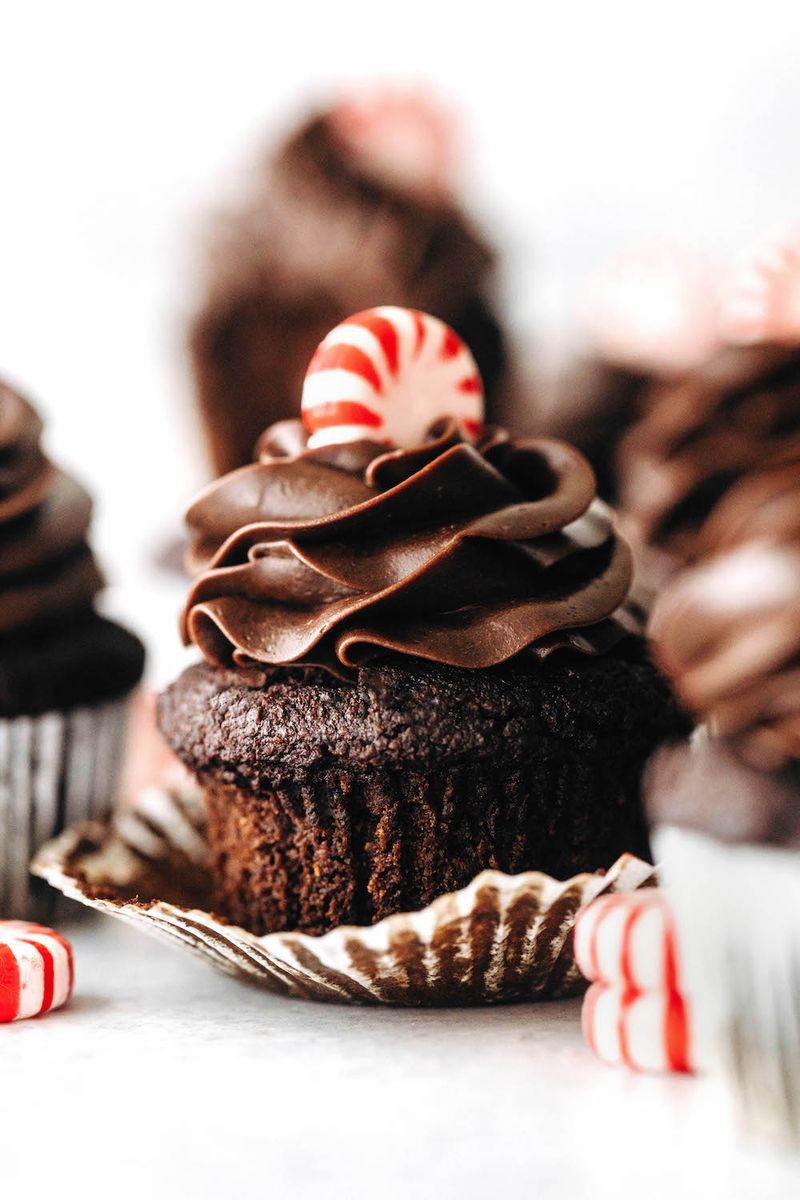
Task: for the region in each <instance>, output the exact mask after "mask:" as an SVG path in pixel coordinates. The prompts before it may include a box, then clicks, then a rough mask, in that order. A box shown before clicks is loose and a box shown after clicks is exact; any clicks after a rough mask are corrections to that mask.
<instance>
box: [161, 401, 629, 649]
mask: <svg viewBox="0 0 800 1200" xmlns="http://www.w3.org/2000/svg"><path fill="white" fill-rule="evenodd" d="M187 523H188V527H189V532H190V538H191V548H190V556H189V557H190V567H191V568H192V570H193V571H194V572H195V573H196V575H197V578H196V582H195V583H194V586H193V587H192V589H191V592H190V595H189V598H188V601H187V604H186V607H185V610H184V614H183V619H182V624H183V636H184V640H185V641H186V642H190V641H191V642H194V643H196V644H197V645H198V646H199V647H200V649H201V650H202V652H203V654H204V655H205V656H206V658H207V659H209V660H210V661H211V662H212V663H216V664H219V665H231V664H235V665H239V666H244V667H252V666H265V667H271V666H277V665H285V664H292V663H320V662H321V663H328V664H330V663H334V664H335V665H336V666H337V667H338V668H347V667H352V666H356V665H358V664H360V663H361V662H363V661H365V660H367V659H369V658H370V657H372V656H374V655H376V654H381V653H385V652H395V653H399V654H401V655H413V656H417V657H421V658H425V659H431V660H434V661H436V662H440V663H446V664H451V665H453V666H458V667H474V668H482V667H490V666H493V665H495V664H499V663H503V662H507V661H508V660H510V659H514V658H515V657H516V656H518V655H521V654H524V653H526V652H534V653H536V654H539V655H544V654H547V653H548V652H549V651H551V650H552V649H554V648H555V647H561V646H571V647H573V648H576V649H579V650H583V651H584V652H588V653H591V652H597V651H598V650H600V649H603V648H604V647H605V645H607V644H608V641H609V639H611V640H613V639H614V638H615V637H618V636H619V631H620V625H619V623H618V620H617V619H616V618H617V617H619V614H620V611H621V606H622V605H623V604H624V602H625V600H626V597H627V594H628V589H629V585H630V579H631V559H630V553H629V550H628V546H627V544H626V543H625V542H624V541H623V540H622V539H621V538H620V537H619V536H618V534H617V533H616V531H615V529H614V525H613V522H612V519H611V516H610V512H609V510H608V509H607V508H606V507H605V505H603V504H602V503H601V502H599V501H598V500H597V499H596V497H595V481H594V476H593V474H592V471H591V468H590V467H589V465H588V463H587V462H586V461H585V459H584V458H583V457H582V455H581V454H580V453H579V452H578V451H576V450H574V449H573V448H572V447H570V446H568V445H567V444H566V443H563V442H559V441H555V440H550V439H545V438H542V439H535V440H525V441H523V440H515V439H513V438H511V437H509V435H508V434H506V433H505V432H504V431H502V430H499V429H487V430H486V431H485V432H484V434H483V435H482V436H481V437H480V438H479V440H478V441H477V442H475V443H473V442H472V441H470V440H467V438H466V437H465V436H464V435H462V433H461V432H459V429H458V427H457V426H456V424H455V423H454V422H441V421H440V422H439V423H437V424H435V425H434V426H432V427H431V429H430V431H429V433H428V435H427V437H426V438H425V439H423V440H422V442H421V443H420V444H419V445H417V446H414V447H411V448H405V449H397V450H387V448H386V447H385V446H380V445H377V444H375V443H372V442H367V441H359V442H350V443H344V444H341V445H335V446H327V447H324V448H319V449H316V450H310V449H309V448H308V446H307V435H306V432H305V430H304V428H303V426H302V424H301V423H300V422H299V421H293V420H289V421H284V422H279V423H278V424H276V425H273V426H272V427H271V428H270V429H269V430H267V432H266V434H265V435H264V436H263V437H262V440H261V443H260V445H259V449H258V459H257V461H256V462H255V463H254V464H253V465H251V466H247V467H243V468H240V469H239V470H237V471H233V472H231V473H230V474H228V475H225V476H224V477H223V478H221V479H220V480H219V481H218V482H216V483H215V484H213V485H211V486H210V487H209V488H207V489H206V490H205V492H203V493H202V495H201V496H200V498H199V499H198V500H197V501H196V502H195V504H194V505H193V506H192V508H191V509H190V511H189V513H188V516H187Z"/></svg>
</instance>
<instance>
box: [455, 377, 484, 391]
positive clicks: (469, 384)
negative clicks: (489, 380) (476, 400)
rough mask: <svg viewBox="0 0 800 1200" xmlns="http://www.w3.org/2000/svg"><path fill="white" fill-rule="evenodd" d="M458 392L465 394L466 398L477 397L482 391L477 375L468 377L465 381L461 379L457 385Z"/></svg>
mask: <svg viewBox="0 0 800 1200" xmlns="http://www.w3.org/2000/svg"><path fill="white" fill-rule="evenodd" d="M457 387H458V390H459V391H460V392H466V394H467V395H468V396H477V395H479V394H480V393H481V392H482V391H483V384H482V383H481V381H480V379H479V378H478V376H477V375H468V376H467V377H466V379H462V380H461V381H460V382H459V383H458V385H457Z"/></svg>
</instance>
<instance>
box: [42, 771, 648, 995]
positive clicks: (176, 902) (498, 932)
mask: <svg viewBox="0 0 800 1200" xmlns="http://www.w3.org/2000/svg"><path fill="white" fill-rule="evenodd" d="M206 859H207V853H206V843H205V820H204V809H203V803H202V798H201V796H200V793H199V791H198V790H197V789H196V788H195V787H194V786H193V785H192V784H186V785H185V786H182V787H180V788H175V789H173V790H165V789H160V788H158V789H157V788H150V789H146V790H145V791H144V792H142V793H141V795H140V797H139V799H138V801H137V803H136V805H135V807H134V808H132V809H130V810H128V811H125V812H122V813H120V814H119V815H118V816H117V817H116V818H114V820H112V821H91V822H87V823H85V824H83V825H80V826H77V827H76V828H74V829H71V830H67V831H66V832H65V833H64V834H62V835H61V836H60V837H59V838H58V839H56V840H55V841H53V842H51V843H50V844H49V845H47V846H45V847H44V848H43V849H42V851H41V852H40V853H39V854H38V855H37V856H36V860H35V862H34V864H33V868H32V869H33V870H34V871H35V873H36V874H37V875H39V876H41V877H42V878H43V879H46V880H47V881H48V883H50V884H52V886H53V887H55V888H58V889H59V890H60V891H62V892H64V894H65V895H67V896H70V897H72V898H73V899H75V900H80V901H81V902H82V903H84V904H88V905H90V906H91V907H93V908H97V909H99V910H101V911H103V912H107V913H109V914H111V915H113V916H118V917H121V918H123V919H124V920H127V921H129V922H131V923H133V924H135V925H138V926H139V928H140V929H143V930H147V931H150V932H151V933H154V934H158V935H160V936H162V937H164V938H168V939H170V940H171V941H173V942H175V943H178V944H180V945H182V946H184V947H186V948H187V949H188V950H191V951H193V952H194V953H195V954H197V955H199V956H200V957H202V958H204V959H205V960H206V961H207V962H209V963H211V964H212V965H214V966H215V967H218V968H219V969H220V970H223V971H226V972H228V973H229V974H232V975H240V976H244V977H247V978H249V979H251V980H254V981H255V982H257V983H259V984H260V985H261V986H262V987H264V988H266V989H268V990H269V991H272V992H281V993H285V994H289V995H293V996H300V997H304V998H306V999H314V1000H327V1001H336V1002H354V1003H364V1004H395V1005H466V1004H495V1003H503V1002H508V1001H514V1000H539V999H552V998H555V997H563V996H569V995H574V994H576V993H578V992H580V991H581V990H583V988H585V986H586V984H585V982H584V981H583V980H582V978H581V976H580V973H579V971H578V969H577V967H576V965H575V961H574V958H573V954H572V928H573V924H574V920H575V916H576V913H577V912H578V910H579V909H580V908H582V907H583V906H584V905H585V904H588V903H589V902H590V901H591V900H594V899H595V898H596V897H597V896H599V895H602V894H604V893H608V892H618V891H632V890H634V889H636V888H639V887H642V886H644V885H647V884H650V883H652V882H653V877H654V868H653V867H651V866H649V865H647V864H646V863H643V862H641V861H640V860H639V859H637V858H634V857H633V856H631V855H623V857H622V858H620V859H619V860H618V861H617V862H616V863H615V864H614V865H613V866H612V867H611V868H610V869H609V870H608V871H606V872H605V873H604V874H599V873H598V874H583V875H577V876H575V877H574V878H573V879H570V880H568V881H566V882H564V883H560V882H558V881H556V880H555V879H551V878H550V877H549V876H547V875H544V874H542V873H540V872H538V871H529V872H526V873H525V874H522V875H514V876H511V875H504V874H503V873H502V872H500V871H483V872H481V874H480V875H478V876H477V877H476V878H475V879H474V880H473V881H472V883H470V884H469V886H468V887H466V888H463V889H462V890H461V891H459V892H452V893H450V894H448V895H445V896H440V897H439V898H438V899H437V900H435V901H434V902H433V903H432V904H430V905H429V906H428V907H427V908H425V909H422V910H420V911H419V912H412V913H398V914H397V915H395V916H391V917H387V918H386V919H385V920H383V921H380V922H379V923H378V924H376V925H371V926H363V927H362V926H358V927H356V926H340V927H338V928H336V929H333V930H331V931H329V932H328V933H325V934H322V935H321V936H317V937H314V936H310V935H307V934H302V933H271V934H267V935H266V936H265V937H256V936H255V935H254V934H251V933H248V932H247V931H246V930H244V929H240V928H239V927H237V926H234V925H229V924H228V923H227V922H225V921H224V920H223V919H222V918H220V917H218V916H215V915H214V914H213V913H211V912H209V911H207V909H206V908H205V907H204V904H207V903H210V900H208V899H207V897H210V881H209V877H208V874H207V868H206Z"/></svg>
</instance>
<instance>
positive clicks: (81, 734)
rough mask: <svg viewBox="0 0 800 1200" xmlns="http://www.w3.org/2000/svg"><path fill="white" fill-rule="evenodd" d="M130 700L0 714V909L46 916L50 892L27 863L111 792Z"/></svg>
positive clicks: (94, 812)
mask: <svg viewBox="0 0 800 1200" xmlns="http://www.w3.org/2000/svg"><path fill="white" fill-rule="evenodd" d="M127 705H128V701H127V698H126V699H122V700H115V701H111V702H109V703H105V704H100V705H97V706H94V707H91V708H76V709H73V710H72V711H70V712H48V713H44V714H42V715H41V716H34V717H27V716H22V717H13V718H9V719H7V720H0V913H2V915H3V916H4V917H11V918H32V919H40V920H41V919H44V918H46V917H47V915H48V914H49V911H50V908H51V906H52V894H49V893H48V892H47V889H45V888H43V887H42V886H41V884H38V883H37V882H36V881H35V880H32V879H31V876H30V873H29V868H28V864H29V863H30V860H31V857H32V855H33V854H34V852H35V851H36V850H37V849H38V847H39V846H41V845H42V844H43V843H44V842H45V841H47V840H48V839H49V838H52V837H54V836H55V835H56V834H58V833H60V832H61V830H63V829H64V827H65V826H66V825H69V824H72V823H73V822H75V821H82V820H86V819H87V818H91V817H97V816H100V815H101V814H102V813H104V812H106V811H107V810H108V809H109V808H110V806H111V801H112V799H113V792H114V782H115V778H116V773H117V767H118V763H119V760H120V758H121V754H122V746H123V739H124V731H125V720H126V712H127Z"/></svg>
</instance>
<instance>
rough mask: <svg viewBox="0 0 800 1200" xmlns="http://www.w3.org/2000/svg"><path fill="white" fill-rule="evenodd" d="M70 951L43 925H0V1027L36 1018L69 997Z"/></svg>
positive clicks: (71, 979)
mask: <svg viewBox="0 0 800 1200" xmlns="http://www.w3.org/2000/svg"><path fill="white" fill-rule="evenodd" d="M73 980H74V975H73V966H72V947H71V946H70V944H69V942H68V941H67V939H66V938H65V937H62V936H61V934H60V933H56V932H55V931H54V930H53V929H46V928H45V927H44V925H32V924H29V923H28V922H27V921H0V1023H3V1022H8V1021H21V1020H22V1019H23V1018H25V1017H38V1016H39V1015H40V1014H41V1013H46V1012H49V1010H50V1009H51V1008H60V1007H61V1005H62V1004H66V1002H67V1001H68V1000H69V998H70V996H71V995H72V986H73Z"/></svg>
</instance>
